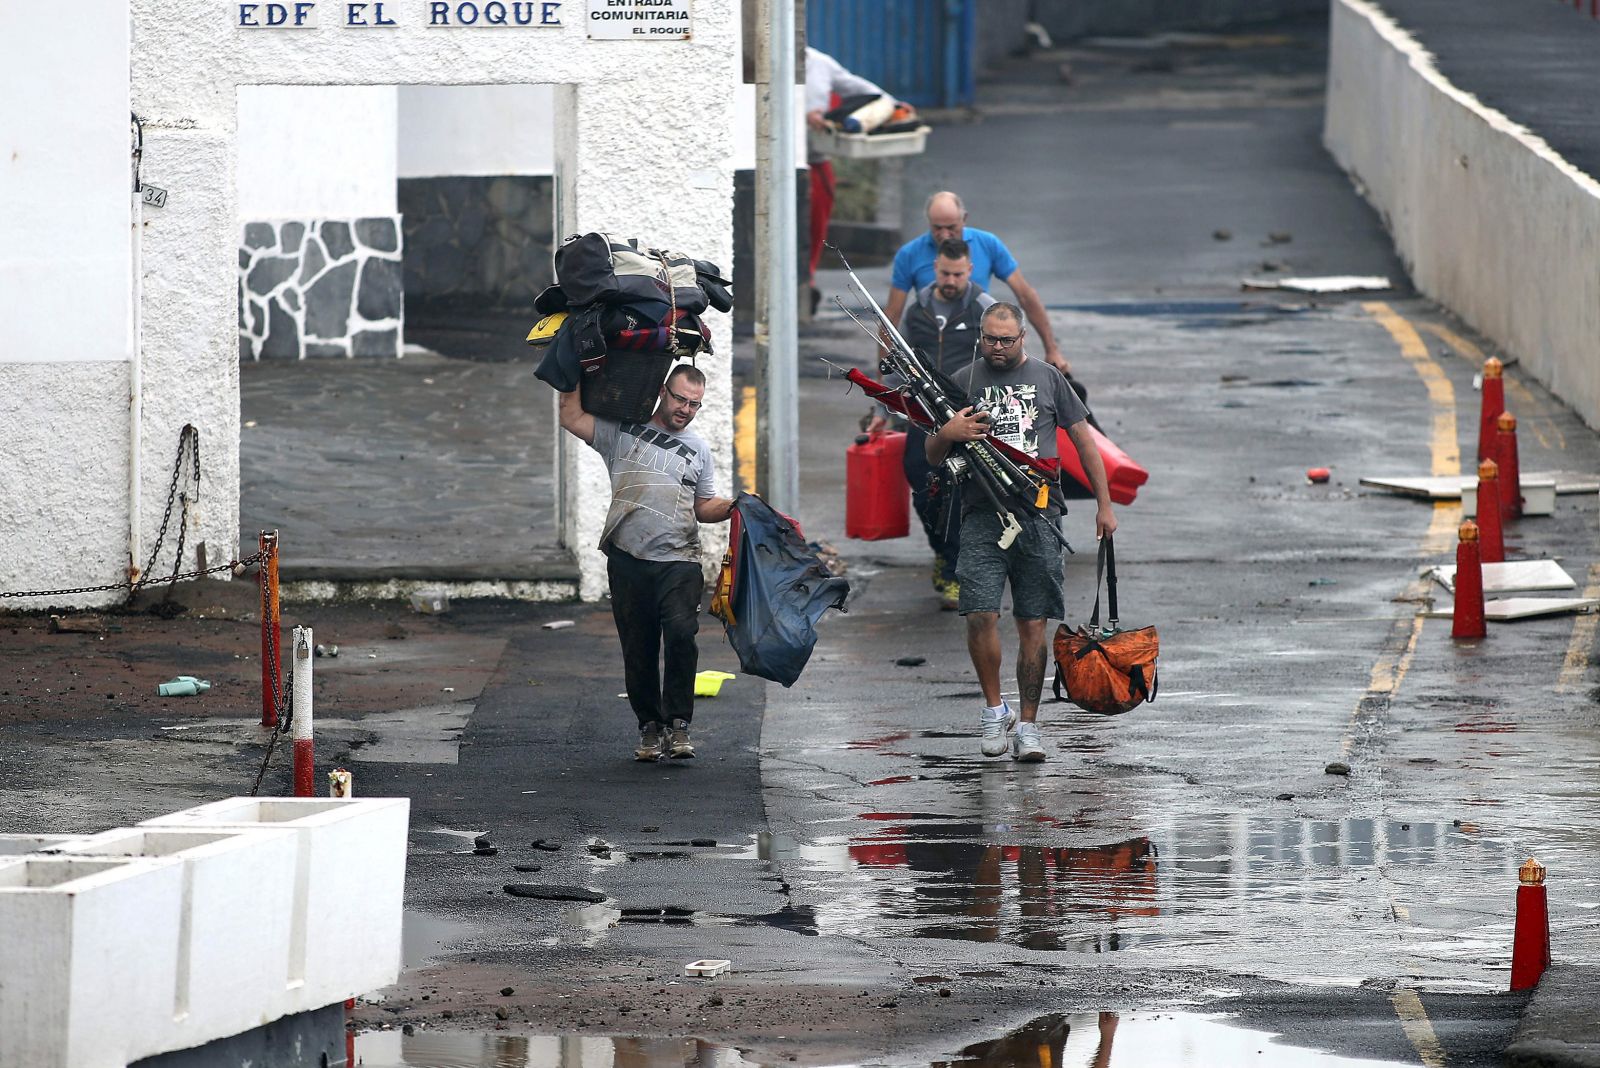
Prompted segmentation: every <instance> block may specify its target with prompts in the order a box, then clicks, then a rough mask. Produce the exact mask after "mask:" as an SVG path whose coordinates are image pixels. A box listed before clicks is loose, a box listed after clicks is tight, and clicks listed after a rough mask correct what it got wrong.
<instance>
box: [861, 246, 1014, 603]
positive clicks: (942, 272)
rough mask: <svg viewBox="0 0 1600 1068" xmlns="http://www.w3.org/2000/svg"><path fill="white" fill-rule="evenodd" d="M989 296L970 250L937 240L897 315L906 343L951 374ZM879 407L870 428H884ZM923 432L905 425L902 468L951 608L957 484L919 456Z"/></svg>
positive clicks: (957, 542) (972, 350)
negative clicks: (975, 274)
mask: <svg viewBox="0 0 1600 1068" xmlns="http://www.w3.org/2000/svg"><path fill="white" fill-rule="evenodd" d="M993 303H994V298H993V297H991V296H990V295H989V294H987V293H985V292H984V291H983V290H982V289H979V288H978V286H977V285H976V284H974V283H973V281H972V250H971V249H970V248H969V247H968V245H967V243H966V242H965V241H963V240H962V239H961V238H959V237H947V238H945V239H944V240H943V241H941V242H939V250H938V255H937V257H936V258H935V260H934V276H933V281H932V282H930V283H929V284H928V285H925V286H923V287H922V288H921V289H919V290H917V291H916V293H914V294H913V295H912V300H911V303H910V304H908V305H906V310H905V315H904V316H902V317H901V319H900V334H901V336H902V337H904V338H905V339H906V343H907V344H909V345H910V346H911V347H912V348H914V349H916V350H917V351H918V352H920V353H922V354H923V355H924V356H926V357H927V359H928V363H929V366H931V367H932V368H933V369H934V370H936V371H939V372H941V373H943V374H945V375H954V374H956V373H957V372H958V371H961V370H963V369H964V368H966V367H967V366H968V365H969V364H970V363H972V362H973V360H975V359H976V358H977V345H978V320H979V319H980V318H981V317H982V315H983V312H984V309H986V308H988V307H989V305H991V304H993ZM884 426H885V412H884V410H883V408H882V407H881V406H880V407H879V409H878V412H877V415H876V416H875V417H874V418H873V421H872V424H871V426H869V427H868V432H869V433H878V432H880V431H882V430H883V429H884ZM926 443H927V435H926V434H925V433H923V432H922V431H921V430H919V429H918V428H917V427H915V426H911V427H908V428H907V430H906V451H905V456H904V458H903V460H902V467H903V468H904V470H905V473H906V481H907V482H909V483H910V484H911V503H912V504H913V505H915V507H916V509H917V518H918V519H920V520H922V530H923V533H925V534H926V535H927V536H928V547H929V548H931V549H932V550H933V588H934V590H935V591H937V592H938V594H939V600H940V606H941V607H943V608H945V609H951V610H953V609H954V608H955V607H956V606H957V603H958V601H959V599H960V594H961V584H960V582H958V581H957V579H956V557H957V555H959V553H960V549H961V508H960V501H959V500H958V499H957V498H958V496H959V493H960V491H959V489H958V488H957V487H956V486H955V485H954V484H953V483H952V482H951V481H950V480H949V479H948V478H946V477H944V474H943V472H942V471H940V470H939V469H938V468H935V467H932V466H931V465H929V463H928V458H927V457H926V456H925V455H923V446H924V445H925V444H926Z"/></svg>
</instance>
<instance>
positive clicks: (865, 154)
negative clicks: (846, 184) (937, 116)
mask: <svg viewBox="0 0 1600 1068" xmlns="http://www.w3.org/2000/svg"><path fill="white" fill-rule="evenodd" d="M931 129H932V127H930V126H918V127H917V128H916V129H915V130H906V131H904V132H902V133H887V134H852V133H844V132H843V131H840V130H808V131H807V132H806V136H807V138H808V141H807V144H808V145H809V146H810V148H811V151H813V152H816V153H818V154H820V155H824V156H837V157H838V158H840V159H883V158H884V157H886V156H915V155H919V154H920V153H922V152H923V151H924V150H925V149H926V148H927V147H928V132H929V131H930V130H931Z"/></svg>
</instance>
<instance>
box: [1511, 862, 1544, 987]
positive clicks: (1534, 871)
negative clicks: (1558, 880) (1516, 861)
mask: <svg viewBox="0 0 1600 1068" xmlns="http://www.w3.org/2000/svg"><path fill="white" fill-rule="evenodd" d="M1548 967H1550V907H1549V905H1548V904H1547V903H1546V901H1545V895H1544V865H1543V864H1540V863H1539V862H1538V861H1537V860H1534V859H1533V858H1532V857H1529V858H1528V862H1527V863H1526V864H1524V865H1523V866H1522V867H1521V868H1520V869H1519V870H1518V871H1517V922H1516V927H1515V929H1514V931H1513V933H1512V935H1511V989H1512V990H1527V989H1528V988H1530V987H1533V986H1536V985H1538V982H1539V977H1540V976H1541V975H1543V974H1544V970H1545V969H1546V968H1548Z"/></svg>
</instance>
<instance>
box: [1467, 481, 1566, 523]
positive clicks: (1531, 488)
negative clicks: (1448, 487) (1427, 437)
mask: <svg viewBox="0 0 1600 1068" xmlns="http://www.w3.org/2000/svg"><path fill="white" fill-rule="evenodd" d="M1555 510H1556V480H1555V479H1553V478H1544V479H1533V478H1524V479H1523V480H1522V514H1523V515H1525V516H1529V515H1553V514H1554V513H1555ZM1461 514H1462V515H1465V516H1476V515H1477V514H1478V484H1477V483H1476V482H1473V483H1470V484H1468V485H1465V486H1462V487H1461Z"/></svg>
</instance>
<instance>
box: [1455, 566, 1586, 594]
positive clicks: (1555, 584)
mask: <svg viewBox="0 0 1600 1068" xmlns="http://www.w3.org/2000/svg"><path fill="white" fill-rule="evenodd" d="M1429 573H1431V574H1432V575H1433V579H1434V581H1435V582H1437V583H1438V584H1439V585H1441V586H1443V587H1444V588H1445V589H1447V590H1449V591H1450V592H1451V593H1455V592H1456V565H1454V564H1441V565H1440V566H1438V567H1434V568H1430V569H1429ZM1577 586H1578V583H1577V582H1576V581H1575V580H1574V579H1573V577H1572V576H1571V575H1569V574H1567V572H1566V569H1565V568H1563V567H1562V566H1561V565H1560V564H1558V563H1556V562H1555V561H1554V560H1507V561H1503V562H1501V563H1495V564H1484V565H1483V592H1484V593H1485V594H1491V593H1525V592H1528V591H1530V590H1572V589H1577Z"/></svg>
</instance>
